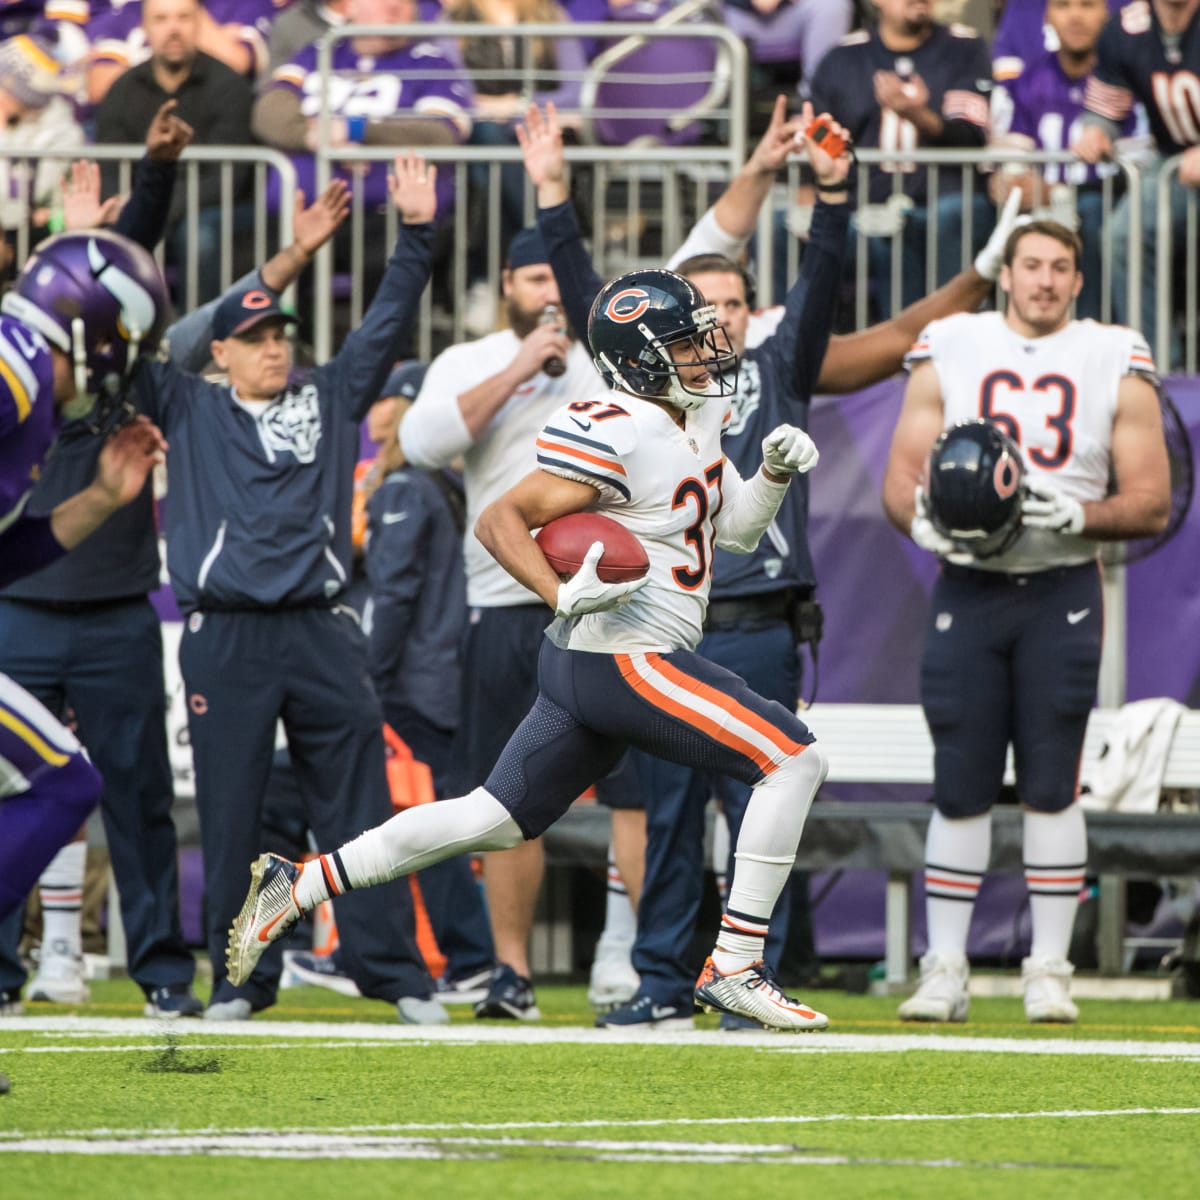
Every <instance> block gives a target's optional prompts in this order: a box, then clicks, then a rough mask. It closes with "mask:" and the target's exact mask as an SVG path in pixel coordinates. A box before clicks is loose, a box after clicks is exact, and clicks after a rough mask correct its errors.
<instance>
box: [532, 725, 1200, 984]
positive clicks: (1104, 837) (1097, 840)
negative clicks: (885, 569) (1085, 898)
mask: <svg viewBox="0 0 1200 1200" xmlns="http://www.w3.org/2000/svg"><path fill="white" fill-rule="evenodd" d="M803 715H804V719H805V720H806V721H808V722H809V723H810V724H811V726H812V728H813V730H814V732H816V734H817V736H818V738H819V739H820V742H821V746H822V748H823V749H824V751H825V753H826V755H827V756H828V758H829V763H830V772H829V779H828V782H827V785H826V786H827V788H829V789H830V790H833V791H836V785H837V784H839V783H843V784H860V783H888V784H918V785H924V786H932V784H933V746H932V743H931V741H930V738H929V730H928V728H927V727H926V724H925V718H924V716H923V714H922V712H921V708H920V706H919V705H916V704H816V705H814V706H813V708H811V709H810V710H809V711H808V712H806V713H805V714H803ZM1115 718H1116V711H1115V710H1111V709H1096V710H1094V711H1093V713H1092V716H1091V718H1090V720H1089V722H1088V730H1087V737H1086V739H1085V742H1084V749H1083V770H1082V772H1081V774H1082V776H1083V777H1084V778H1087V776H1088V775H1089V773H1090V770H1089V769H1090V768H1091V767H1092V766H1093V764H1094V763H1095V762H1096V760H1097V759H1098V758H1099V756H1100V753H1101V751H1102V749H1103V747H1104V744H1105V740H1106V737H1107V735H1108V732H1109V730H1110V729H1111V727H1112V724H1113V721H1114V720H1115ZM1006 781H1007V782H1009V783H1011V782H1012V760H1011V755H1010V758H1009V763H1008V767H1007V771H1006ZM831 785H832V786H831ZM1163 786H1164V787H1166V788H1183V789H1193V788H1200V710H1190V711H1188V712H1185V713H1184V715H1183V718H1182V719H1181V721H1180V723H1179V727H1178V729H1177V730H1176V733H1175V738H1174V741H1173V742H1172V745H1171V751H1170V754H1169V756H1168V759H1167V766H1166V774H1165V776H1164V779H1163ZM929 813H930V806H929V805H928V804H923V803H917V804H914V803H900V802H896V803H892V802H870V801H867V802H857V801H839V800H836V799H824V798H823V799H822V800H821V801H819V802H818V803H817V804H815V805H814V806H813V809H812V812H811V814H810V815H809V819H808V824H807V825H806V827H805V831H804V837H803V839H802V841H801V844H800V853H799V855H798V857H797V860H796V865H797V866H799V867H801V868H804V869H806V870H828V869H870V870H883V871H886V872H887V874H888V883H887V906H886V917H885V921H886V940H885V945H886V965H887V982H888V984H889V986H895V987H899V986H901V985H903V984H904V983H905V981H906V980H907V979H908V978H909V974H910V971H911V966H912V962H913V955H912V948H911V934H912V922H911V911H912V904H911V894H912V877H913V873H914V872H915V871H919V870H921V869H922V867H923V866H924V853H925V828H926V826H927V824H928V822H929ZM607 822H608V815H607V813H606V812H604V810H603V809H600V810H598V811H597V809H596V808H595V806H590V805H589V806H580V805H577V806H576V807H575V808H574V809H572V811H571V812H570V813H568V814H567V816H566V818H565V819H564V820H563V821H560V822H559V823H558V825H556V826H555V827H554V828H553V829H552V830H550V832H549V833H548V834H547V835H546V849H547V854H548V856H549V857H550V859H551V861H552V862H557V863H560V864H564V865H565V864H579V863H595V862H599V861H603V856H604V852H605V851H604V848H605V846H606V845H607V839H608V830H607ZM1087 826H1088V867H1089V871H1090V873H1092V874H1096V875H1099V876H1100V883H1101V886H1100V911H1099V917H1100V931H1099V939H1098V953H1099V965H1100V970H1101V972H1102V973H1104V974H1117V973H1119V972H1120V971H1121V969H1122V957H1123V934H1124V927H1125V895H1124V882H1125V879H1126V878H1128V877H1131V876H1150V877H1160V876H1168V875H1182V876H1195V875H1200V813H1166V812H1160V813H1154V814H1140V813H1138V814H1134V813H1120V812H1089V813H1088V817H1087ZM992 868H993V869H994V870H996V871H1002V872H1013V873H1019V872H1020V871H1021V870H1022V861H1021V820H1020V811H1019V809H1017V808H1016V807H1015V806H1005V805H1001V806H998V807H997V808H996V809H995V810H994V817H993V830H992Z"/></svg>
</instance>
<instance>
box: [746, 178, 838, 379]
mask: <svg viewBox="0 0 1200 1200" xmlns="http://www.w3.org/2000/svg"><path fill="white" fill-rule="evenodd" d="M849 222H850V206H849V205H848V204H825V203H823V202H822V201H818V202H817V204H816V207H815V208H814V210H813V222H812V227H811V229H810V230H809V236H808V245H807V246H806V247H805V250H804V258H803V259H802V260H801V263H800V275H799V277H798V278H797V280H796V282H795V283H794V284H792V286H791V289H790V290H789V291H788V294H787V299H786V301H785V303H784V314H783V319H782V320H781V321H780V322H779V327H778V328H777V329H776V330H775V332H774V333H773V334H772V335H771V336H770V337H769V338H768V339H767V340H766V341H765V342H764V343H763V346H764V348H765V349H766V352H767V353H768V354H770V355H771V356H772V357H774V358H776V359H777V360H778V361H779V364H780V367H781V375H782V378H784V379H785V380H788V381H790V383H791V387H790V388H789V389H788V390H789V391H790V393H791V394H792V396H794V397H799V398H800V399H801V400H803V401H805V402H807V401H808V399H809V398H810V397H811V395H812V392H813V389H814V388H815V387H816V386H817V378H818V377H819V376H820V374H821V364H822V363H823V362H824V361H825V351H826V350H827V349H828V347H829V333H830V330H831V329H832V328H833V318H834V313H835V310H836V308H837V295H838V285H839V283H840V281H841V277H842V264H843V262H844V261H845V257H846V233H847V229H848V228H849Z"/></svg>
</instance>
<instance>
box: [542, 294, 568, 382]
mask: <svg viewBox="0 0 1200 1200" xmlns="http://www.w3.org/2000/svg"><path fill="white" fill-rule="evenodd" d="M538 324H539V325H553V326H554V328H555V329H559V330H561V329H562V313H560V312H559V309H558V305H557V304H547V305H546V307H545V308H543V309H542V315H541V316H540V317H538ZM542 370H543V371H544V372H545V373H546V374H547V375H549V376H550V378H551V379H557V378H558V377H559V376H560V375H563V374H565V373H566V370H567V363H566V360H565V359H563V358H560V357H559V356H558V355H557V354H552V355H551V356H550V357H549V358H548V359H546V361H545V362H544V363H542Z"/></svg>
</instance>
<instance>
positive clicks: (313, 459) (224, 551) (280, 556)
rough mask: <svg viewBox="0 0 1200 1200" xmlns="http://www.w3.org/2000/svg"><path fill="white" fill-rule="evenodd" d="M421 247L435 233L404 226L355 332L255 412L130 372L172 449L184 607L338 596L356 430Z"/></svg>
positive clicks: (410, 304) (418, 272)
mask: <svg viewBox="0 0 1200 1200" xmlns="http://www.w3.org/2000/svg"><path fill="white" fill-rule="evenodd" d="M432 248H433V226H432V225H402V226H401V232H400V236H399V239H398V240H397V243H396V248H395V250H394V251H393V253H392V257H391V259H390V260H389V262H388V266H387V270H386V272H385V274H384V276H383V280H382V282H381V283H380V285H379V290H378V291H377V292H376V294H375V298H374V300H372V302H371V305H370V307H369V308H368V309H367V312H366V314H365V315H364V317H363V322H362V325H361V326H359V328H358V329H355V330H354V331H353V332H352V333H350V334H349V335H348V336H347V338H346V340H345V343H344V344H343V345H342V348H341V350H339V351H338V353H337V355H336V356H335V357H334V358H333V359H331V360H330V361H329V362H328V363H326V364H325V365H324V366H322V367H317V368H316V369H315V370H312V371H308V372H304V373H299V374H297V375H296V377H295V378H294V379H293V380H292V381H291V382H289V384H288V387H287V389H286V390H285V391H284V392H283V394H282V395H280V396H279V397H278V398H277V399H276V400H275V401H274V402H273V403H272V404H271V405H270V407H268V408H267V409H266V411H265V412H263V413H262V414H261V415H260V416H259V417H257V418H256V417H254V416H252V415H251V414H250V413H249V412H248V411H246V410H245V409H244V408H242V407H241V405H239V404H238V403H237V402H236V401H235V400H234V398H233V395H232V389H231V388H230V387H229V386H228V385H222V384H217V383H209V382H207V381H206V380H204V379H201V378H199V377H197V376H195V375H190V374H187V373H186V372H184V371H182V370H180V369H179V367H177V366H175V365H174V364H172V363H170V362H148V363H145V364H142V365H141V366H139V367H138V369H137V372H136V374H135V377H134V380H133V387H134V390H135V392H136V394H137V398H138V407H139V409H140V410H141V411H143V412H146V413H148V414H149V415H150V416H151V417H152V418H153V419H154V420H155V421H156V422H157V423H158V425H159V427H160V428H161V429H162V431H163V433H164V435H165V436H166V438H167V441H168V442H169V443H170V450H169V452H168V455H167V479H168V489H169V494H168V497H167V502H166V506H165V529H166V535H167V567H168V570H169V572H170V577H171V586H172V588H173V590H174V592H175V599H176V601H177V602H178V604H179V607H180V609H181V610H182V611H183V612H185V613H188V612H192V611H194V610H196V609H227V610H228V609H272V608H279V607H298V606H306V605H312V604H321V603H326V604H332V603H334V602H335V600H336V598H337V597H338V596H339V595H340V593H341V592H342V590H343V589H344V588H345V586H346V583H347V580H348V579H349V577H350V560H351V546H350V505H351V495H352V491H353V485H354V467H355V463H356V462H357V461H358V452H359V432H358V426H359V422H360V421H361V420H362V418H363V417H364V416H365V414H366V411H367V409H368V408H370V406H371V405H372V404H373V403H374V402H375V400H376V399H378V397H379V391H380V388H381V387H382V386H383V383H384V381H385V379H386V378H387V374H388V371H390V370H391V368H392V365H393V363H394V362H395V360H396V359H397V358H398V357H399V355H400V351H401V350H402V349H403V344H404V340H405V338H406V336H407V334H408V332H409V328H410V325H411V323H412V320H413V318H414V316H415V314H416V311H417V305H418V302H419V300H420V297H421V293H422V291H423V290H424V288H425V284H426V282H427V280H428V278H429V270H430V262H431V258H432Z"/></svg>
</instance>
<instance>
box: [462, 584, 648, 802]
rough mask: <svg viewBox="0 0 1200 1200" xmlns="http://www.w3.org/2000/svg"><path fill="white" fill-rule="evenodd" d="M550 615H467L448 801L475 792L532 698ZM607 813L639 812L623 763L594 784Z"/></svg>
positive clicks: (630, 772) (521, 609) (525, 610)
mask: <svg viewBox="0 0 1200 1200" xmlns="http://www.w3.org/2000/svg"><path fill="white" fill-rule="evenodd" d="M553 619H554V614H553V613H552V612H551V611H550V609H549V608H547V607H546V605H544V604H517V605H511V606H508V607H503V608H473V609H472V610H471V614H470V620H469V622H468V624H467V631H466V638H465V645H464V653H463V692H462V697H463V698H462V715H461V720H460V723H459V727H458V731H457V733H456V734H455V741H454V749H453V751H452V759H453V764H452V767H451V771H450V794H451V795H456V796H461V795H465V794H466V793H467V792H469V791H471V790H472V789H474V788H477V787H479V785H480V784H481V783H483V781H484V780H485V779H486V778H487V777H488V774H489V773H490V772H491V769H492V768H493V767H494V766H495V765H496V761H497V760H498V759H499V757H500V754H501V751H503V749H504V747H505V745H506V744H507V743H508V740H509V738H511V737H512V735H513V733H514V732H515V730H516V728H517V726H518V725H520V723H521V721H522V719H523V718H524V717H525V714H526V713H528V712H529V710H530V709H531V708H532V707H533V704H534V701H535V700H536V699H537V694H538V675H537V664H538V655H539V654H540V652H541V649H542V643H543V641H545V631H546V626H547V625H549V624H550V622H551V621H552V620H553ZM596 799H597V800H598V801H599V802H600V803H601V804H603V805H605V806H607V807H608V808H625V809H639V808H644V807H645V805H644V804H643V802H642V794H641V790H640V789H639V787H638V780H637V771H636V770H634V768H633V766H632V764H631V763H630V761H629V759H628V758H622V759H621V760H620V761H618V762H617V763H616V764H615V765H614V766H613V768H612V770H611V771H610V772H609V773H608V774H607V775H606V776H605V778H603V779H599V780H597V782H596Z"/></svg>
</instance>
